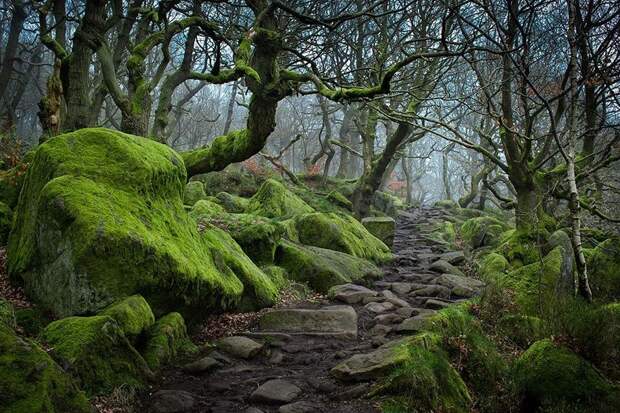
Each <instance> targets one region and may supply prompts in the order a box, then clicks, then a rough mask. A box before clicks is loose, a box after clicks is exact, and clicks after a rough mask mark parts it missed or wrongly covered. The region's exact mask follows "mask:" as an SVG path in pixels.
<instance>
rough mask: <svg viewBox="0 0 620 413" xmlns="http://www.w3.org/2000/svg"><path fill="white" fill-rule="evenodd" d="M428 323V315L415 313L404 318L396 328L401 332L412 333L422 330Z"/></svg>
mask: <svg viewBox="0 0 620 413" xmlns="http://www.w3.org/2000/svg"><path fill="white" fill-rule="evenodd" d="M428 323H429V321H428V317H425V316H423V315H417V316H415V317H410V318H408V319H406V320H404V321H403V322H402V323H400V324H399V325H398V326H397V327H396V330H398V331H400V332H402V333H413V332H417V331H420V330H424V329H425V328H426V327H428Z"/></svg>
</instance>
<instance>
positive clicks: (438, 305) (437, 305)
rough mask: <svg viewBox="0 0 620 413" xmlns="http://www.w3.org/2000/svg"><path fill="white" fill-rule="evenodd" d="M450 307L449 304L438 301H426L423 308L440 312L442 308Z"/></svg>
mask: <svg viewBox="0 0 620 413" xmlns="http://www.w3.org/2000/svg"><path fill="white" fill-rule="evenodd" d="M449 306H450V303H447V302H445V301H440V300H434V299H432V298H431V299H428V300H426V303H425V304H424V307H425V308H430V309H431V310H441V309H442V308H447V307H449Z"/></svg>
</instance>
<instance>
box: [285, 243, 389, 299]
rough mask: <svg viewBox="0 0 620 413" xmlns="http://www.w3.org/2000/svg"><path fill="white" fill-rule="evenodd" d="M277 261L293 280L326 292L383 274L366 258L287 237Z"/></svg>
mask: <svg viewBox="0 0 620 413" xmlns="http://www.w3.org/2000/svg"><path fill="white" fill-rule="evenodd" d="M275 262H276V264H277V265H279V266H280V267H283V268H285V269H286V270H287V272H288V274H289V277H290V278H291V279H292V280H295V281H298V282H303V283H307V284H308V285H310V287H312V288H313V289H314V290H316V291H319V292H322V293H327V292H328V291H329V289H330V288H331V287H333V286H335V285H340V284H346V283H350V282H356V283H358V284H359V283H364V282H365V280H370V279H373V278H378V277H379V276H380V275H381V271H380V270H379V269H378V268H377V267H376V266H375V265H374V264H373V263H371V262H370V261H367V260H364V259H362V258H357V257H354V256H352V255H348V254H344V253H342V252H338V251H333V250H329V249H324V248H317V247H311V246H305V245H300V244H295V243H293V242H289V241H286V240H283V241H282V243H281V245H280V246H279V247H278V249H277V250H276V260H275Z"/></svg>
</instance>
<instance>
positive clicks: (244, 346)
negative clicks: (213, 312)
mask: <svg viewBox="0 0 620 413" xmlns="http://www.w3.org/2000/svg"><path fill="white" fill-rule="evenodd" d="M263 347H264V346H263V344H260V343H257V342H256V341H254V340H252V339H249V338H247V337H243V336H232V337H225V338H223V339H221V340H219V341H218V342H217V348H219V349H220V350H222V351H224V352H225V353H228V354H230V355H232V356H235V357H240V358H243V359H250V358H253V357H255V356H256V355H257V354H258V353H260V352H261V351H262V350H263Z"/></svg>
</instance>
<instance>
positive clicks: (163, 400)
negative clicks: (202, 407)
mask: <svg viewBox="0 0 620 413" xmlns="http://www.w3.org/2000/svg"><path fill="white" fill-rule="evenodd" d="M195 405H196V399H195V398H194V395H193V394H192V393H189V392H186V391H183V390H159V391H157V392H155V393H154V394H153V395H152V396H151V410H150V411H151V412H153V413H184V412H188V411H190V410H192V409H193V408H194V406H195Z"/></svg>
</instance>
